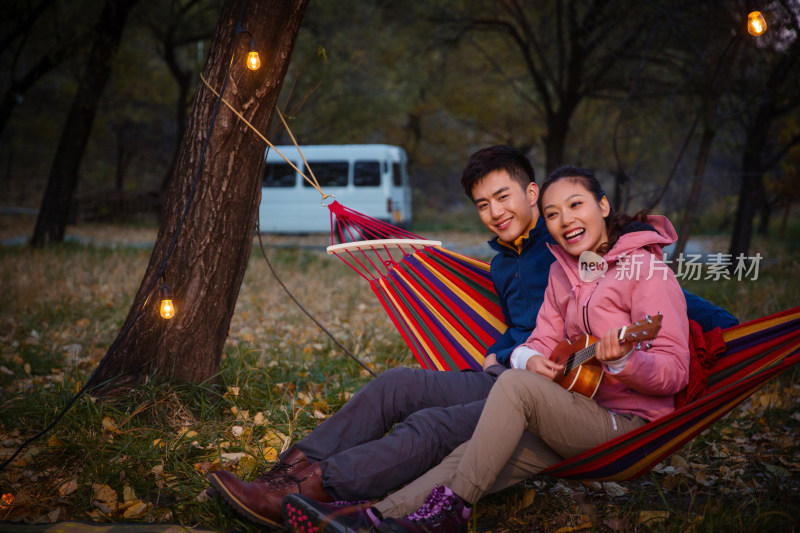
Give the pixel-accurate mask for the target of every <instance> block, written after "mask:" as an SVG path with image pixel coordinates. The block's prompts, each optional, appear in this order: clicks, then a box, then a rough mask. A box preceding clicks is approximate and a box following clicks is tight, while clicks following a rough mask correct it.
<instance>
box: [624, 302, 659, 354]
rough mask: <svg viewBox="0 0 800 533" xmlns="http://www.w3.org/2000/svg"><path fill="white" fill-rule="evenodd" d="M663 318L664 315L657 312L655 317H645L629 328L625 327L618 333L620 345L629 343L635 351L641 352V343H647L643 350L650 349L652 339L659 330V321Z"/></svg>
mask: <svg viewBox="0 0 800 533" xmlns="http://www.w3.org/2000/svg"><path fill="white" fill-rule="evenodd" d="M663 318H664V315H662V314H661V311H659V312H658V314H657V315H655V316H651V315H645V316H644V318H642V319H641V320H638V321H636V322H634V323H633V324H631V325H630V326H625V327H624V328H622V329H621V330H620V331H619V342H620V344H624V343H626V342H629V343H632V344H634V345H635V348H636V349H637V350H641V349H642V342H644V341H647V344H645V345H644V349H645V350H648V349H650V347H651V346H652V344H653V343H652V341H653V339H654V338H655V337H656V335H657V334H658V332H659V330H660V329H661V320H662V319H663Z"/></svg>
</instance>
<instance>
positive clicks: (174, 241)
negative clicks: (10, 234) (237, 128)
mask: <svg viewBox="0 0 800 533" xmlns="http://www.w3.org/2000/svg"><path fill="white" fill-rule="evenodd" d="M246 4H247V0H242V7H241V9H240V11H239V21H238V23H237V24H236V35H235V36H234V51H233V52H232V54H231V61H230V62H229V63H228V67H227V69H226V70H225V78H224V81H223V83H222V88H221V89H220V92H219V94H217V102H216V104H215V106H214V112H213V114H212V116H211V121H210V123H209V126H208V130H207V133H206V139H205V141H204V142H203V148H202V150H201V152H200V157H199V160H198V163H197V170H196V171H195V176H194V180H193V181H192V187H191V189H190V190H189V196H188V197H187V199H186V205H185V206H184V208H183V214H182V215H181V218H180V221H179V222H178V227H177V228H176V230H175V235H174V236H173V238H172V242H171V243H170V246H169V249H168V250H167V254H166V255H165V256H164V259H163V261H162V262H161V264H160V266H159V268H158V270H157V271H156V275H155V277H154V278H153V280H152V281H151V282H150V285H148V287H147V290H146V291H145V294H146V296H145V299H144V301H143V302H142V304H141V305H140V306H139V308H138V309H137V310H136V313H135V314H134V316H133V318H132V319H131V320H130V322H129V323H128V325H127V326H125V328H123V330H122V331H121V332H120V334H119V336H118V337H117V340H115V341H114V342H113V343H112V344H111V346H110V347H109V349H108V351H107V352H106V354H105V355H104V356H103V358H102V359H100V362H99V363H98V364H97V368H95V370H94V372H92V375H91V376H90V377H89V379H87V380H86V383H85V384H84V385H83V386H82V387H81V388H80V390H78V392H77V393H75V395H74V396H73V397H72V398H71V399H70V400H69V401H68V402H67V404H66V406H65V407H64V408H63V409H62V410H61V412H60V413H59V414H58V415H57V416H56V417H55V418H54V419H53V421H52V422H50V424H48V425H47V426H46V427H45V428H44V429H42V430H41V431H39V432H38V433H36V434H35V435H34V436H32V437H30V438H28V439H27V440H25V441H24V442H23V443H22V444H20V445H19V446H18V447H17V449H16V450H15V451H14V453H13V454H12V455H11V457H9V458H8V459H6V460H5V461H3V463H2V464H0V471H3V470H4V469H5V468H6V467H7V466H8V465H10V464H11V463H12V461H14V459H16V457H17V456H18V455H19V454H20V453H21V452H22V450H24V449H25V447H27V446H28V445H29V444H31V443H32V442H34V441H36V440H37V439H39V438H41V437H42V436H44V435H45V434H47V433H48V432H49V431H50V430H51V429H53V427H55V425H56V424H57V423H58V422H59V421H60V420H61V419H62V418H63V417H64V415H66V414H67V412H68V411H69V409H70V408H71V407H72V406H73V405H74V404H75V402H76V401H78V399H79V398H80V397H81V396H82V395H83V394H84V393H85V392H86V391H87V390H88V389H89V388H90V387H91V388H93V389H94V388H97V387H100V386H101V385H105V384H108V383H110V382H112V381H113V380H114V379H116V377H114V378H110V379H108V380H106V381H104V382H103V383H98V384H95V383H93V381H94V379H95V378H96V377H97V375H98V374H99V373H100V370H102V369H103V367H104V366H105V364H106V362H107V361H108V359H109V358H110V356H111V355H113V354H114V353H115V352H116V351H117V349H118V348H119V345H120V344H121V343H122V341H123V340H125V339H126V338H127V336H128V333H130V331H131V329H132V328H133V326H134V324H135V323H136V321H137V320H138V319H139V317H140V316H141V315H142V312H143V311H144V308H145V306H146V305H147V303H148V302H149V301H150V297H151V296H152V294H153V290H154V289H155V287H156V284H157V283H158V282H159V280H161V279H163V277H164V272H165V271H166V269H167V263H168V262H169V259H170V257H171V256H172V253H173V251H174V250H175V245H176V244H177V242H178V237H179V236H180V233H181V230H182V229H183V223H184V221H185V220H186V215H187V214H188V212H189V207H191V204H192V200H193V198H194V192H195V189H196V187H197V183H198V181H199V179H200V171H201V169H202V168H203V161H204V160H205V154H206V149H207V148H208V143H209V140H210V139H211V134H212V132H213V131H214V124H215V123H216V119H217V113H218V112H219V108H220V105H221V104H222V95H223V94H224V93H225V88H226V87H227V85H228V77H229V74H230V69H231V66H232V65H233V57H234V56H235V54H236V50H235V46H236V40H237V38H238V36H239V35H240V34H241V33H243V32H244V31H246V30H244V29H243V28H242V19H243V17H244V8H245V5H246ZM215 94H216V92H215Z"/></svg>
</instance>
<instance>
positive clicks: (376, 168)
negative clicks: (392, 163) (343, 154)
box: [353, 161, 381, 187]
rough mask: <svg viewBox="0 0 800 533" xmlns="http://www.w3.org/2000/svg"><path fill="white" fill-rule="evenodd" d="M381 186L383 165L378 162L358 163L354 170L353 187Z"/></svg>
mask: <svg viewBox="0 0 800 533" xmlns="http://www.w3.org/2000/svg"><path fill="white" fill-rule="evenodd" d="M380 184H381V164H380V163H379V162H377V161H356V164H355V167H354V168H353V185H355V186H356V187H377V186H378V185H380Z"/></svg>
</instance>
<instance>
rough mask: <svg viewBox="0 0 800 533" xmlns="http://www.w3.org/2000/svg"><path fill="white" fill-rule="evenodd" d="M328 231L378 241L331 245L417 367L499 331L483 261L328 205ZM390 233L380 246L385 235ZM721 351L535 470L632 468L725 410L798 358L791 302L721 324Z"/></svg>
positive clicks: (445, 363) (465, 364) (611, 476)
mask: <svg viewBox="0 0 800 533" xmlns="http://www.w3.org/2000/svg"><path fill="white" fill-rule="evenodd" d="M329 207H330V209H331V228H332V237H331V239H332V240H333V234H334V232H335V231H338V232H339V234H338V235H339V239H341V240H348V238H349V239H353V238H355V237H358V238H362V239H378V240H376V241H375V240H374V241H368V242H359V243H358V244H357V246H356V245H353V244H351V245H341V246H338V247H336V246H332V247H331V248H332V249H333V250H331V253H334V254H336V255H337V257H339V258H340V259H342V260H343V261H345V262H346V263H347V264H348V265H350V266H351V267H352V268H353V269H354V270H356V271H357V272H359V274H360V275H361V276H362V277H363V278H365V279H366V280H368V281H369V283H370V285H371V287H372V290H373V291H374V292H375V294H376V296H377V297H378V299H379V300H380V302H381V303H382V304H383V307H384V309H386V312H387V313H388V314H389V316H390V317H391V319H392V321H393V323H394V325H395V327H397V330H398V331H399V332H400V334H401V335H402V337H403V339H404V340H405V342H406V343H407V344H408V346H409V348H410V349H411V352H412V353H413V354H414V357H415V358H416V359H417V361H419V363H420V365H422V366H423V367H424V368H429V369H435V370H460V369H463V368H473V369H476V370H478V369H480V368H481V366H482V362H483V354H484V353H485V350H486V348H487V347H489V346H490V345H491V344H492V343H493V342H494V340H495V339H497V338H498V337H499V336H500V335H502V333H503V331H504V330H505V325H504V323H503V316H502V312H501V310H500V306H499V304H498V299H497V295H496V294H495V293H494V288H493V284H492V281H491V277H490V275H489V265H488V264H486V263H485V262H482V261H477V260H475V259H471V258H469V257H466V256H464V255H461V254H458V253H456V252H452V251H449V250H446V249H445V248H443V247H441V246H439V245H438V243H436V244H426V243H430V241H424V240H420V237H419V236H417V235H414V234H412V233H409V232H407V231H405V230H400V229H399V228H395V227H394V226H392V225H390V224H388V223H385V222H381V221H379V220H375V219H371V218H369V217H366V216H364V215H362V214H360V213H358V212H356V211H353V210H349V209H347V208H344V207H343V206H341V205H340V204H338V203H337V202H334V204H332V205H331V206H329ZM392 239H394V240H396V241H397V242H394V243H393V244H389V242H388V240H392ZM722 341H724V346H722V348H724V351H722V352H721V353H719V354H718V355H715V357H716V359H715V360H712V361H711V362H710V363H708V361H706V363H708V364H707V365H706V366H707V369H706V372H707V374H708V375H707V386H706V388H705V390H704V392H703V393H702V396H700V397H698V398H695V399H694V400H693V401H690V402H689V403H687V404H686V405H683V406H682V407H680V408H679V409H677V410H676V411H674V412H673V413H671V414H669V415H667V416H665V417H663V418H660V419H658V420H654V421H651V422H650V423H648V424H646V425H645V426H642V427H641V428H639V429H637V430H634V431H631V432H629V433H626V434H625V435H622V436H620V437H618V438H616V439H614V440H612V441H609V442H607V443H605V444H603V445H601V446H597V447H595V448H593V449H591V450H588V451H587V452H585V453H582V454H579V455H577V456H575V457H572V458H570V459H568V460H565V461H562V462H561V463H558V464H556V465H554V466H552V467H550V468H548V469H547V470H545V471H543V472H542V473H544V474H548V475H552V476H556V477H561V478H568V479H576V480H595V481H612V480H614V481H620V480H626V479H632V478H635V477H637V476H640V475H642V474H644V473H646V472H647V471H648V470H650V469H651V468H652V467H653V466H654V465H656V464H657V463H659V462H660V461H661V460H662V459H663V458H664V457H666V456H668V455H670V454H671V453H673V452H674V451H676V450H677V449H679V448H680V447H681V446H683V445H684V444H685V443H686V442H687V441H689V440H691V439H692V438H693V437H695V436H696V435H697V434H698V433H700V432H701V431H703V430H704V429H706V428H708V427H709V426H710V425H711V424H713V423H714V422H716V421H717V420H719V419H720V418H721V417H723V416H724V415H725V414H727V413H729V412H730V411H731V410H733V409H734V408H735V407H736V406H737V405H739V403H741V402H742V401H743V400H744V399H746V398H747V397H748V396H750V395H751V394H753V392H755V391H756V390H758V388H759V387H761V386H762V385H763V384H764V383H765V382H767V381H768V380H769V379H771V378H773V377H774V376H776V375H778V374H779V373H780V372H782V371H783V370H785V369H787V368H789V367H790V366H791V365H793V364H795V363H797V362H799V361H800V307H798V308H795V309H789V310H787V311H783V312H781V313H777V314H774V315H770V316H767V317H764V318H760V319H757V320H753V321H751V322H748V323H746V324H741V325H739V326H736V327H733V328H730V329H728V330H725V331H723V332H722Z"/></svg>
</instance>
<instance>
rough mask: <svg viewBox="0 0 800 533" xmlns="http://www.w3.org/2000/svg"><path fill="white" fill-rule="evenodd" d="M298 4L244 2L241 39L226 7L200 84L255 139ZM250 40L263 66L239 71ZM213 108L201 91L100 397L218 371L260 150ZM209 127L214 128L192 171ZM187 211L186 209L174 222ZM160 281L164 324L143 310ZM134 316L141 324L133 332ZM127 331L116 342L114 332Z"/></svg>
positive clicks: (282, 68)
mask: <svg viewBox="0 0 800 533" xmlns="http://www.w3.org/2000/svg"><path fill="white" fill-rule="evenodd" d="M306 3H307V0H295V1H292V2H286V1H281V0H257V1H256V0H251V1H250V2H248V3H247V5H246V9H245V10H244V20H243V22H242V25H243V27H244V28H246V30H247V33H243V32H242V31H240V29H239V28H238V27H237V21H238V20H239V14H240V12H241V7H242V2H241V1H240V0H227V1H226V2H225V4H224V6H223V8H222V14H221V15H220V18H219V22H218V24H217V28H216V30H215V32H214V38H213V40H212V43H211V48H210V51H209V58H208V61H207V63H206V66H205V69H204V72H203V74H204V78H205V79H206V80H208V82H209V84H211V86H212V87H215V88H216V89H217V90H222V87H223V86H225V87H226V89H225V93H224V96H225V99H226V100H227V101H228V102H230V103H231V105H233V106H234V107H235V108H236V109H238V110H241V112H242V113H243V114H244V116H245V118H246V119H247V120H249V121H250V122H251V123H252V124H253V125H254V126H255V127H256V128H257V129H258V130H259V131H265V130H266V128H267V126H268V124H269V121H270V119H271V117H272V111H273V109H274V106H275V103H276V101H277V98H278V95H279V93H280V89H281V84H282V82H283V78H284V76H285V74H286V69H287V67H288V64H289V57H290V55H291V52H292V48H293V46H294V41H295V37H296V35H297V31H298V28H299V26H300V21H301V19H302V16H303V13H304V10H305V7H306ZM248 33H249V34H248ZM250 36H252V37H253V38H255V40H256V41H257V43H258V46H259V51H260V52H261V54H262V65H263V66H262V68H261V70H259V71H257V72H251V71H249V70H247V69H246V68H244V58H245V56H246V54H247V46H248V42H249V40H250ZM231 51H234V56H233V63H231ZM229 65H230V71H228V67H229ZM217 105H218V103H217V98H216V97H215V95H214V94H213V93H212V92H211V90H210V89H209V88H207V87H205V86H201V87H200V89H199V90H198V92H197V96H196V97H195V102H194V107H193V111H192V115H191V117H190V119H189V125H188V129H187V131H186V134H185V136H184V138H183V141H182V143H181V152H180V156H179V158H178V162H177V165H176V167H175V176H174V178H173V179H172V180H171V184H170V187H169V191H168V196H167V200H166V204H165V206H164V212H163V216H162V224H161V227H160V229H159V233H158V237H157V240H156V244H155V248H154V250H153V254H152V256H151V259H150V265H149V266H148V269H147V272H146V273H145V275H144V278H143V280H142V284H141V286H140V288H139V290H138V292H137V294H136V297H135V299H134V302H133V306H132V307H131V310H130V312H129V314H128V318H127V319H126V322H125V325H123V328H122V331H121V333H120V336H119V338H118V339H117V341H116V342H115V345H117V348H116V350H115V351H114V352H113V354H112V355H111V356H110V357H109V358H108V360H107V362H106V364H105V366H103V367H102V369H101V370H100V371H99V372H98V375H97V377H96V380H95V383H97V384H102V383H104V382H105V381H106V380H112V381H111V382H110V383H109V384H108V385H107V386H106V387H105V390H106V391H111V390H112V389H113V390H120V388H122V387H124V386H126V385H130V384H133V383H135V382H136V381H137V380H138V379H140V378H141V377H143V376H149V375H154V374H158V375H160V376H162V377H165V378H171V379H174V380H187V381H193V382H201V381H204V380H207V379H209V378H211V377H213V376H214V374H215V373H216V371H217V369H218V367H219V361H220V357H221V354H222V348H223V345H224V343H225V339H226V338H227V334H228V327H229V325H230V320H231V317H232V315H233V310H234V304H235V303H236V297H237V295H238V292H239V287H240V285H241V281H242V277H243V276H244V272H245V268H246V266H247V259H248V258H249V256H250V250H251V248H252V240H253V231H254V228H255V214H256V211H257V209H258V204H259V200H260V191H261V176H262V173H263V165H264V161H263V153H264V145H263V142H262V141H261V140H260V139H259V138H258V137H257V136H256V135H255V134H254V133H253V132H252V131H251V130H249V129H248V128H247V126H246V125H245V124H244V123H243V122H242V121H241V120H239V119H238V118H236V117H235V116H234V114H233V113H232V112H231V111H230V110H229V109H228V108H226V107H225V106H224V105H223V106H221V107H219V111H218V112H216V111H215V109H216V107H217ZM215 114H216V116H215ZM212 120H214V127H213V130H212V132H211V136H210V137H209V138H208V146H207V148H205V155H204V158H203V164H202V167H200V168H199V169H198V164H199V161H200V160H201V154H202V153H203V150H204V147H203V146H204V141H205V140H206V139H205V136H206V134H207V132H208V128H209V125H210V124H211V123H212ZM197 172H199V175H198V179H197V185H196V189H194V190H193V182H194V178H195V175H196V173H197ZM187 202H191V203H190V204H189V209H188V211H187V212H186V218H185V220H184V219H182V213H183V211H184V209H185V206H186V205H187ZM178 231H180V235H178ZM176 237H177V240H176ZM167 259H169V260H168V261H166V260H167ZM162 280H163V281H166V282H168V283H169V285H170V286H171V287H172V289H173V292H174V300H175V302H176V307H177V310H178V313H177V315H176V316H175V317H174V318H173V319H172V320H169V321H165V320H163V319H161V318H160V317H159V314H158V306H157V305H153V304H152V303H151V304H149V305H145V304H146V303H147V301H148V298H152V299H156V297H157V294H153V291H154V287H155V288H156V289H157V288H158V285H159V282H160V281H162ZM156 293H157V290H156ZM140 308H143V312H142V316H141V317H140V318H139V319H138V320H137V321H136V322H135V323H133V320H134V318H135V317H136V316H137V314H138V310H139V309H140ZM129 326H130V331H129V333H127V335H126V334H124V333H123V332H126V331H127V330H128V328H129Z"/></svg>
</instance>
